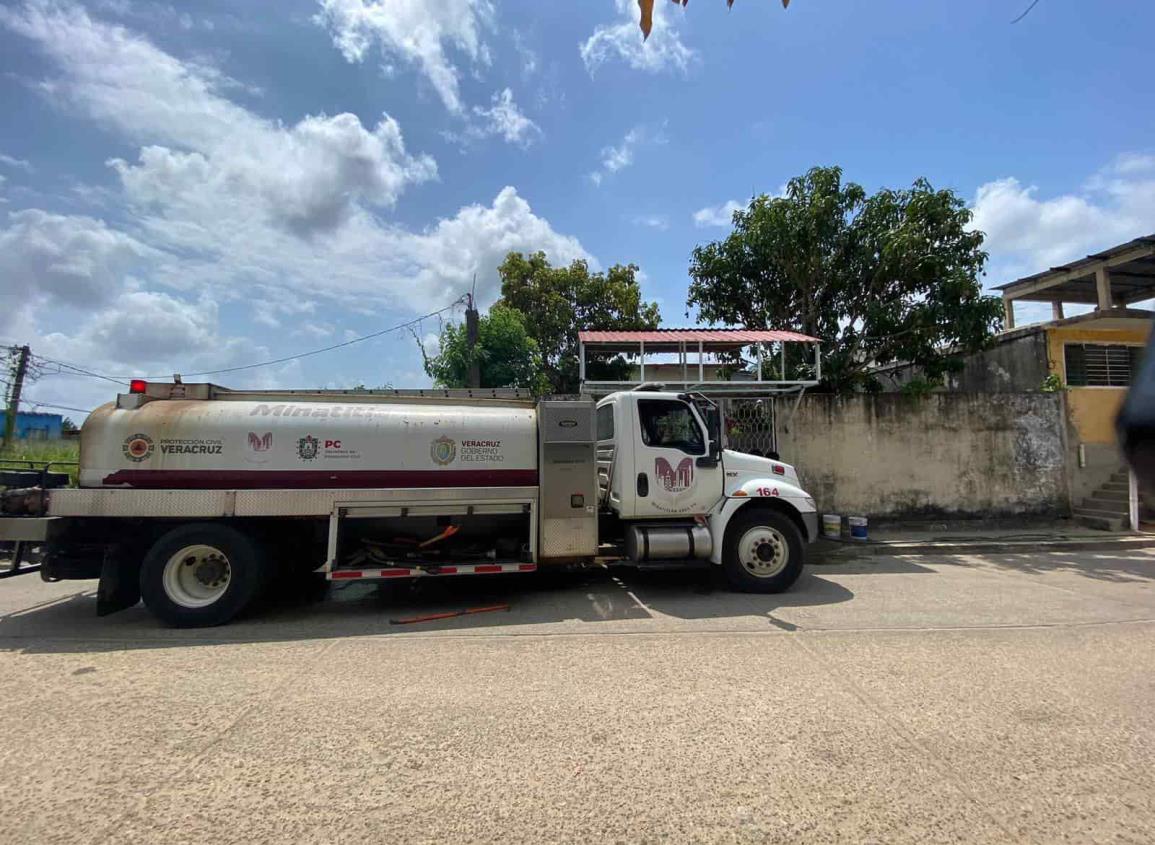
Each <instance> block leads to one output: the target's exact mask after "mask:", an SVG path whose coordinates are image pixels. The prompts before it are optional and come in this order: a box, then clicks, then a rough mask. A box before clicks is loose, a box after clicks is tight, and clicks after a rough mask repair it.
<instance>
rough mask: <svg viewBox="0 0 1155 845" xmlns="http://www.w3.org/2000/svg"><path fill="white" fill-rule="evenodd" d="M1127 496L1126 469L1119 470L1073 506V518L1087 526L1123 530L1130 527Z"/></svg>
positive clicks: (1107, 529)
mask: <svg viewBox="0 0 1155 845" xmlns="http://www.w3.org/2000/svg"><path fill="white" fill-rule="evenodd" d="M1128 496H1129V492H1128V481H1127V471H1126V470H1119V471H1118V472H1117V473H1115V474H1114V475H1112V476H1111V477H1110V479H1108V480H1107V483H1106V484H1104V485H1103V486H1102V487H1100V488H1099V489H1098V490H1096V491H1095V492H1094V493H1092V494H1091V495H1090V496H1088V497H1087V498H1086V499H1084V500H1083V502H1082V504H1080V505H1079V506H1078V507H1077V508H1075V513H1074V516H1075V519H1076V520H1078V521H1079V522H1080V523H1082V524H1083V525H1086V526H1087V527H1088V528H1100V529H1102V530H1103V531H1124V530H1126V529H1127V528H1130V527H1131V517H1130V513H1129V511H1130V507H1129V505H1128V501H1129V499H1128Z"/></svg>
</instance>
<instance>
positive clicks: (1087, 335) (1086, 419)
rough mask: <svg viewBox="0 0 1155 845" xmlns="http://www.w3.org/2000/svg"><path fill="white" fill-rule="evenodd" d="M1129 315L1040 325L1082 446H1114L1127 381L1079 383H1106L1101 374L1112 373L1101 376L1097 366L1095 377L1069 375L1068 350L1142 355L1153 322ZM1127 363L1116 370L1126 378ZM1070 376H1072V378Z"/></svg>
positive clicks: (1093, 316) (1050, 364)
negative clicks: (1124, 350) (1120, 349)
mask: <svg viewBox="0 0 1155 845" xmlns="http://www.w3.org/2000/svg"><path fill="white" fill-rule="evenodd" d="M1131 313H1133V314H1136V316H1128V317H1123V316H1103V315H1101V314H1099V313H1098V312H1092V313H1091V314H1089V315H1086V318H1085V319H1083V320H1080V322H1077V323H1073V324H1064V323H1066V321H1062V322H1057V323H1055V324H1044V325H1043V326H1042V329H1043V331H1045V332H1046V337H1047V364H1048V367H1049V372H1050V373H1052V374H1054V375H1056V376H1058V377H1059V380H1060V381H1061V382H1062V384H1063V386H1064V387H1065V388H1066V398H1067V413H1068V416H1069V418H1070V422H1071V426H1072V429H1073V430H1074V432H1075V433H1076V434H1077V436H1078V439H1079V441H1080V442H1081V443H1087V444H1096V445H1111V446H1114V444H1115V416H1116V415H1117V414H1118V413H1119V407H1120V405H1122V404H1123V397H1124V396H1126V395H1127V386H1126V383H1123V384H1118V385H1115V384H1082V383H1080V382H1085V381H1088V380H1093V381H1104V380H1106V379H1105V378H1104V376H1108V377H1109V376H1110V375H1111V374H1110V373H1103V372H1102V368H1101V367H1100V368H1099V369H1098V370H1097V371H1096V373H1095V378H1093V379H1088V378H1087V377H1086V376H1087V372H1086V370H1085V369H1084V370H1083V371H1082V372H1081V373H1079V374H1075V373H1072V374H1068V372H1067V363H1068V362H1067V359H1068V357H1070V353H1069V350H1068V347H1070V346H1078V347H1083V348H1086V347H1092V348H1095V347H1106V348H1107V350H1111V349H1115V348H1118V347H1124V348H1128V349H1133V350H1135V353H1136V354H1137V353H1139V352H1142V350H1143V348H1144V347H1145V346H1146V345H1147V337H1148V335H1149V334H1150V332H1151V318H1150V317H1149V316H1147V315H1142V316H1140V315H1139V314H1141V312H1139V313H1136V312H1131ZM1106 354H1107V352H1106V350H1105V351H1104V352H1103V353H1101V357H1104V358H1105V357H1106ZM1130 365H1131V361H1130V360H1129V361H1126V362H1124V361H1122V360H1120V370H1125V371H1126V373H1127V375H1128V376H1129V374H1130V370H1131V369H1132V367H1131V366H1130ZM1072 376H1075V378H1074V379H1072ZM1120 380H1121V379H1120ZM1127 381H1128V382H1129V378H1127Z"/></svg>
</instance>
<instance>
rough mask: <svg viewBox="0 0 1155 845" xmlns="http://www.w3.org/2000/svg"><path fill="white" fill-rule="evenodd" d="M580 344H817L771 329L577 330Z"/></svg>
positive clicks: (807, 338)
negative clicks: (783, 342)
mask: <svg viewBox="0 0 1155 845" xmlns="http://www.w3.org/2000/svg"><path fill="white" fill-rule="evenodd" d="M578 340H580V341H581V342H582V343H591V344H605V343H682V342H683V341H685V342H687V343H698V342H699V341H701V342H702V343H741V344H745V343H774V342H777V341H785V342H787V343H816V342H818V338H816V337H810V335H805V334H799V333H798V332H787V331H777V330H774V329H655V330H653V331H642V332H596V331H586V332H578Z"/></svg>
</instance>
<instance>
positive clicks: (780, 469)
mask: <svg viewBox="0 0 1155 845" xmlns="http://www.w3.org/2000/svg"><path fill="white" fill-rule="evenodd" d="M773 470H774V474H775V475H785V474H786V467H784V466H782V465H781V464H774V466H773Z"/></svg>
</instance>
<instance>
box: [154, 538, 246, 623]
mask: <svg viewBox="0 0 1155 845" xmlns="http://www.w3.org/2000/svg"><path fill="white" fill-rule="evenodd" d="M232 578H233V569H232V566H231V565H230V564H229V559H228V558H227V557H226V556H225V553H224V552H222V551H221V550H220V549H218V548H215V547H214V546H203V545H198V546H185V547H184V548H183V549H181V550H180V551H179V552H177V553H176V554H174V555H173V556H172V557H170V558H169V559H168V562H167V563H166V564H165V565H164V578H163V581H164V592H165V595H167V596H168V597H169V598H170V599H172V601H173V602H174V603H176V604H178V605H180V606H181V607H188V608H197V607H208V606H209V605H210V604H212V603H213V602H215V601H217V600H218V599H220V597H221V596H223V595H224V594H225V591H226V590H228V588H229V583H230V582H231V581H232Z"/></svg>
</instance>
